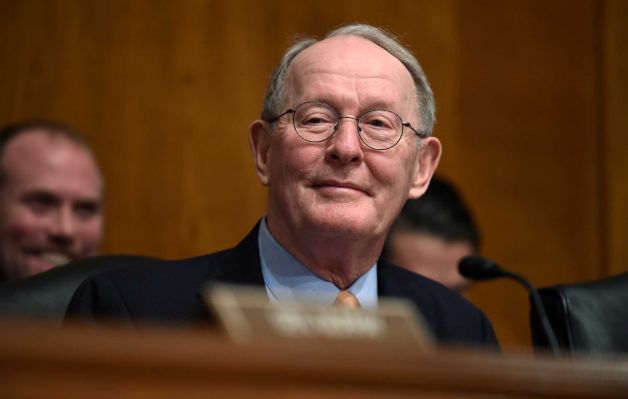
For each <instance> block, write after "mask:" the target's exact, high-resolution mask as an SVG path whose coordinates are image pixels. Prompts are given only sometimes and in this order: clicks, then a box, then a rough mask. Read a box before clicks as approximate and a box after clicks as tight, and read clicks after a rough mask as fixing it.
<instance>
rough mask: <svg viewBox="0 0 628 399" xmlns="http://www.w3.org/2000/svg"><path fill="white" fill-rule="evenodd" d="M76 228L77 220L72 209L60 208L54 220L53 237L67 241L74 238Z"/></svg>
mask: <svg viewBox="0 0 628 399" xmlns="http://www.w3.org/2000/svg"><path fill="white" fill-rule="evenodd" d="M75 230H76V222H75V220H74V215H73V212H72V209H68V208H60V209H59V210H58V211H57V212H56V214H55V216H54V218H53V220H52V224H51V227H50V235H51V236H52V237H53V239H55V240H57V241H63V242H64V243H66V242H68V241H70V242H71V241H72V240H73V238H74V233H75Z"/></svg>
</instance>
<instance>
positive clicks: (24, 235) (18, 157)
mask: <svg viewBox="0 0 628 399" xmlns="http://www.w3.org/2000/svg"><path fill="white" fill-rule="evenodd" d="M103 191H104V183H103V177H102V174H101V172H100V169H99V167H98V164H97V162H96V160H95V158H94V155H93V154H92V152H91V150H90V148H89V147H88V145H87V143H86V142H85V141H84V140H83V138H82V137H80V136H79V135H78V134H77V133H75V132H74V131H72V130H71V129H70V128H69V127H66V126H63V125H59V124H56V123H51V122H46V121H41V122H39V121H38V122H25V123H21V124H16V125H11V126H6V127H4V128H2V129H0V281H2V282H6V281H11V280H16V279H20V278H24V277H28V276H31V275H34V274H37V273H41V272H44V271H47V270H49V269H52V268H54V267H57V266H60V265H63V264H66V263H68V262H70V261H73V260H77V259H81V258H85V257H88V256H92V255H95V254H97V252H98V249H99V247H100V243H101V240H102V235H103V209H102V208H103Z"/></svg>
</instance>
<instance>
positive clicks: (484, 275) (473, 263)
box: [458, 256, 506, 280]
mask: <svg viewBox="0 0 628 399" xmlns="http://www.w3.org/2000/svg"><path fill="white" fill-rule="evenodd" d="M458 271H459V272H460V274H462V275H463V276H464V277H466V278H468V279H471V280H491V279H494V278H497V277H503V276H505V275H506V273H505V272H504V271H503V270H502V269H501V268H500V267H499V266H498V265H497V263H495V262H493V261H492V260H490V259H487V258H484V257H482V256H466V257H464V258H462V260H461V261H460V263H459V264H458Z"/></svg>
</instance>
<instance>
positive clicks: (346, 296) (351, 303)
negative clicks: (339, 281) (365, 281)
mask: <svg viewBox="0 0 628 399" xmlns="http://www.w3.org/2000/svg"><path fill="white" fill-rule="evenodd" d="M334 305H337V306H343V307H345V308H351V309H356V308H360V307H361V306H360V302H359V301H358V298H356V297H355V295H353V294H352V293H351V292H350V291H347V290H340V292H338V295H337V296H336V300H335V301H334Z"/></svg>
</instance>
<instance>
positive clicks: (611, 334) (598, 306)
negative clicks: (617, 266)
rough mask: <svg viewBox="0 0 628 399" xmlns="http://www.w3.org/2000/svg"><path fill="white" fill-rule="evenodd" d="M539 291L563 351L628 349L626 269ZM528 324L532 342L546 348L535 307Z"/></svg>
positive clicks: (622, 350)
mask: <svg viewBox="0 0 628 399" xmlns="http://www.w3.org/2000/svg"><path fill="white" fill-rule="evenodd" d="M539 294H540V296H541V299H542V301H543V304H544V306H545V309H546V311H547V315H548V317H549V319H550V323H551V325H552V327H553V328H554V331H555V332H556V336H557V339H558V343H559V346H560V347H561V349H562V350H563V351H564V352H567V353H570V354H572V355H573V354H577V353H588V354H591V353H607V354H608V353H628V272H627V273H623V274H620V275H617V276H612V277H607V278H604V279H602V280H598V281H593V282H587V283H581V284H573V285H557V286H554V287H548V288H542V289H540V290H539ZM530 325H531V329H532V342H533V344H534V346H535V347H537V348H547V347H548V342H547V339H546V337H545V334H544V333H543V331H542V329H541V325H540V322H539V319H538V314H537V313H536V311H534V307H532V312H531V315H530Z"/></svg>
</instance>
